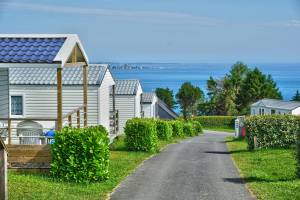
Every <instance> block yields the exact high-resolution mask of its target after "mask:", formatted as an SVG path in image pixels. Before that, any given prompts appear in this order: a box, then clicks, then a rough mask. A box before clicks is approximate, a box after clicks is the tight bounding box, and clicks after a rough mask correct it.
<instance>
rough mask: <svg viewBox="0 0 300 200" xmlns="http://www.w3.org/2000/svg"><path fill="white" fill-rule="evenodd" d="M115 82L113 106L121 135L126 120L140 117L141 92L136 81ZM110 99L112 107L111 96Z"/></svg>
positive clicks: (140, 87)
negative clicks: (117, 116) (116, 112)
mask: <svg viewBox="0 0 300 200" xmlns="http://www.w3.org/2000/svg"><path fill="white" fill-rule="evenodd" d="M115 82H116V85H115V106H116V110H118V112H119V133H121V134H122V133H123V132H124V127H125V124H126V121H127V120H128V119H132V118H135V117H141V114H142V113H141V111H142V108H141V107H142V104H141V96H142V93H143V90H142V86H141V84H140V82H139V80H136V79H128V80H115ZM111 94H112V93H111ZM110 99H111V104H110V105H111V106H112V101H113V99H112V95H111V98H110ZM111 109H112V107H111Z"/></svg>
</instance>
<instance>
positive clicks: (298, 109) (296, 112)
mask: <svg viewBox="0 0 300 200" xmlns="http://www.w3.org/2000/svg"><path fill="white" fill-rule="evenodd" d="M292 115H300V107H299V108H296V109H295V110H293V111H292Z"/></svg>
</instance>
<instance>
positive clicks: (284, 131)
mask: <svg viewBox="0 0 300 200" xmlns="http://www.w3.org/2000/svg"><path fill="white" fill-rule="evenodd" d="M245 126H246V137H247V141H248V148H249V149H250V150H253V149H254V148H255V145H256V147H258V148H266V147H287V146H290V145H292V144H296V137H297V133H298V131H299V118H297V117H295V116H290V115H263V116H251V117H248V118H246V121H245ZM255 138H256V142H255ZM255 143H256V144H255Z"/></svg>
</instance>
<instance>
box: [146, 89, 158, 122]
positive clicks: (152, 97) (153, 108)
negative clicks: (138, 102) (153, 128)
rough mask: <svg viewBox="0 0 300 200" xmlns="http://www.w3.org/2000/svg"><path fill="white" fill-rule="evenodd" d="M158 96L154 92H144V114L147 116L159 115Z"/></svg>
mask: <svg viewBox="0 0 300 200" xmlns="http://www.w3.org/2000/svg"><path fill="white" fill-rule="evenodd" d="M157 100H158V99H157V96H156V94H155V93H153V92H144V93H143V94H142V114H143V117H145V118H157V117H158V104H157Z"/></svg>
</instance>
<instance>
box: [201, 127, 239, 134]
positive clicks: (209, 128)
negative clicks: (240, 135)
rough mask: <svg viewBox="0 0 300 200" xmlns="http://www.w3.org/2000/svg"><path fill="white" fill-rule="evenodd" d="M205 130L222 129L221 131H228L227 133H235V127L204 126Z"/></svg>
mask: <svg viewBox="0 0 300 200" xmlns="http://www.w3.org/2000/svg"><path fill="white" fill-rule="evenodd" d="M203 129H204V130H209V131H221V132H227V133H234V129H233V128H231V127H227V126H226V127H203Z"/></svg>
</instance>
